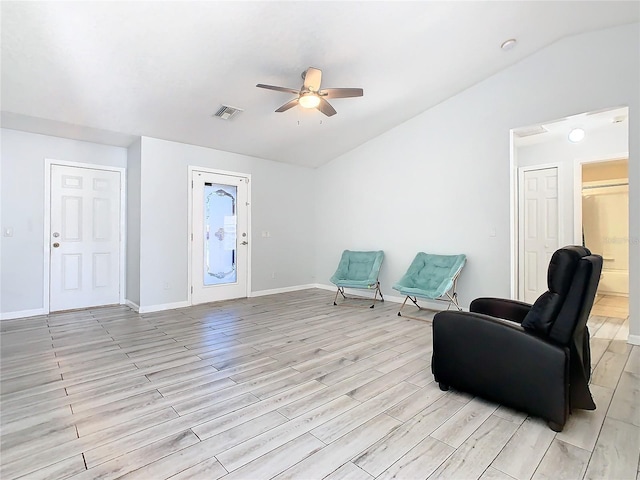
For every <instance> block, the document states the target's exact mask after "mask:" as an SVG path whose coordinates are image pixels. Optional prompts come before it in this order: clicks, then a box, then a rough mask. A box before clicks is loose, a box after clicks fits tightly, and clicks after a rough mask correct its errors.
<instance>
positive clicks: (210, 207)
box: [191, 170, 249, 305]
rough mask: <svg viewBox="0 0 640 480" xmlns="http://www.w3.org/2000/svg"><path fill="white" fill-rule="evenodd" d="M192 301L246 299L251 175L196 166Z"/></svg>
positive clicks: (194, 175)
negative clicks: (215, 170) (230, 173)
mask: <svg viewBox="0 0 640 480" xmlns="http://www.w3.org/2000/svg"><path fill="white" fill-rule="evenodd" d="M191 185H192V192H191V195H192V197H191V198H192V207H193V208H192V217H191V219H192V229H193V230H192V234H191V240H192V247H191V303H192V304H193V305H196V304H200V303H207V302H215V301H218V300H228V299H230V298H244V297H246V296H247V291H248V265H249V178H248V177H242V176H237V175H224V174H220V173H211V172H202V171H197V170H194V171H193V172H192V177H191Z"/></svg>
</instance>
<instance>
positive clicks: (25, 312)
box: [0, 308, 49, 320]
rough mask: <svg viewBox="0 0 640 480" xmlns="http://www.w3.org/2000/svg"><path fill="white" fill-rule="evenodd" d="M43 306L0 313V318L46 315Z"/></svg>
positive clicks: (11, 318) (9, 318) (10, 318)
mask: <svg viewBox="0 0 640 480" xmlns="http://www.w3.org/2000/svg"><path fill="white" fill-rule="evenodd" d="M48 313H49V312H47V311H46V310H45V309H44V308H35V309H33V310H21V311H19V312H5V313H0V320H13V319H15V318H26V317H37V316H39V315H47V314H48Z"/></svg>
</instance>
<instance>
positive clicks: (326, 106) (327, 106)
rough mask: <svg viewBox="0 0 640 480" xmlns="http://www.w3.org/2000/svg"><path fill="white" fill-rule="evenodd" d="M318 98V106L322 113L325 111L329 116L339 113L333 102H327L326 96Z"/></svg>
mask: <svg viewBox="0 0 640 480" xmlns="http://www.w3.org/2000/svg"><path fill="white" fill-rule="evenodd" d="M318 98H319V99H320V103H319V104H318V106H317V107H316V108H317V109H318V110H320V111H321V112H322V113H324V114H325V115H326V116H327V117H331V116H333V115H335V114H336V113H338V112H336V109H335V108H333V107H332V106H331V104H330V103H329V102H327V101H326V100H325V99H324V98H322V97H318Z"/></svg>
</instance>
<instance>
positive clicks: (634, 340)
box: [627, 335, 640, 345]
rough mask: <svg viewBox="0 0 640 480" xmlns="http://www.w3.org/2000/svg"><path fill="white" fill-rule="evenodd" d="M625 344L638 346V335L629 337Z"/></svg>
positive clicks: (639, 338) (639, 341)
mask: <svg viewBox="0 0 640 480" xmlns="http://www.w3.org/2000/svg"><path fill="white" fill-rule="evenodd" d="M627 343H630V344H631V345H640V335H629V338H627Z"/></svg>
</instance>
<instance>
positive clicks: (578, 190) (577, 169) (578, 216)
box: [573, 152, 629, 245]
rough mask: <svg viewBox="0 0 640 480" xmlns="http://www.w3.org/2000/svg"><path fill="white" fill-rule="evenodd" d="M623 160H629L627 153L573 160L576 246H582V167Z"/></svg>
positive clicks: (574, 233) (574, 235) (574, 236)
mask: <svg viewBox="0 0 640 480" xmlns="http://www.w3.org/2000/svg"><path fill="white" fill-rule="evenodd" d="M624 159H627V160H628V159H629V152H621V153H616V154H613V155H606V156H604V157H603V156H598V157H586V158H575V159H574V160H573V241H574V242H576V245H582V166H583V165H584V164H586V163H604V162H613V161H616V160H624ZM628 221H629V220H628V219H627V222H628Z"/></svg>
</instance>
